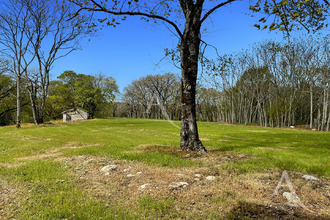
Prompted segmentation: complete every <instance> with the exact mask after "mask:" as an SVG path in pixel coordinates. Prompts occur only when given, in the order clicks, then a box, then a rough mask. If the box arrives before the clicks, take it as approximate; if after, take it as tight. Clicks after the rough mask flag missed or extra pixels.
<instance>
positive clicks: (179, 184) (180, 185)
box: [168, 182, 189, 189]
mask: <svg viewBox="0 0 330 220" xmlns="http://www.w3.org/2000/svg"><path fill="white" fill-rule="evenodd" d="M188 185H189V184H188V183H187V182H176V183H173V184H170V185H169V186H168V187H170V188H174V189H176V188H186V187H187V186H188Z"/></svg>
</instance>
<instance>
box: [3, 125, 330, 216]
mask: <svg viewBox="0 0 330 220" xmlns="http://www.w3.org/2000/svg"><path fill="white" fill-rule="evenodd" d="M175 123H176V124H177V125H179V124H180V123H179V122H175ZM198 125H199V133H200V138H201V140H202V142H203V143H204V145H205V146H206V148H207V149H208V151H209V153H208V154H207V155H199V154H195V153H192V152H182V151H180V148H179V141H180V137H179V132H180V131H179V129H178V128H176V127H174V126H173V125H171V124H170V123H168V122H167V121H162V120H142V119H98V120H90V121H84V122H79V123H68V124H65V123H60V122H55V123H53V124H47V125H42V126H34V125H23V128H22V129H19V130H17V129H15V128H14V127H3V128H0V176H1V177H0V178H1V181H0V184H1V185H0V190H1V191H2V193H1V192H0V219H1V218H4V219H7V218H10V217H13V218H15V219H141V218H150V219H155V218H165V219H172V218H178V219H182V218H195V219H205V218H206V219H214V218H216V219H240V218H241V217H242V218H245V217H246V218H247V219H249V218H253V216H254V215H256V216H259V215H260V216H259V217H260V218H265V219H272V218H273V217H274V215H268V214H262V213H265V211H264V209H266V208H267V207H268V206H267V205H269V204H271V203H272V202H274V201H273V200H271V199H270V198H268V197H267V196H266V195H267V193H268V194H271V193H272V191H273V190H274V188H275V187H276V185H277V183H278V181H279V178H280V175H281V172H282V171H283V170H287V171H288V172H289V175H290V174H291V178H292V181H293V182H294V183H295V184H294V185H295V186H296V191H299V192H300V193H301V194H303V193H304V194H309V195H310V196H312V195H314V196H315V195H316V194H317V196H319V197H320V198H321V200H320V201H315V204H314V206H313V205H312V207H311V208H317V207H318V209H319V210H318V211H319V214H318V215H310V214H308V213H306V211H304V210H301V208H299V207H298V208H292V207H291V208H290V207H289V208H286V210H285V212H284V211H283V213H284V214H283V213H282V214H281V213H278V212H277V211H276V210H272V209H271V212H270V213H273V214H274V213H275V214H276V215H275V217H276V216H277V217H278V216H280V217H282V218H284V219H285V217H288V219H290V217H291V214H292V213H294V212H299V214H298V217H299V218H300V217H306V216H307V217H308V218H309V217H317V218H321V219H322V218H325V219H326V218H327V217H329V216H328V215H327V214H326V213H329V209H328V205H327V204H329V201H326V200H328V199H329V197H327V196H329V195H328V194H329V190H328V189H330V188H329V186H330V185H329V177H330V151H329V150H330V133H329V132H313V131H304V130H294V129H276V128H261V127H249V126H237V125H223V124H216V123H206V122H205V123H204V122H200V123H199V124H198ZM112 163H115V164H117V165H118V169H117V170H115V171H113V172H112V173H110V174H108V175H107V176H105V175H103V174H101V173H100V172H99V170H100V169H101V168H102V167H103V166H104V165H107V164H112ZM128 167H130V168H129V169H132V170H133V171H134V172H136V173H137V172H138V171H141V170H142V171H143V172H142V174H141V175H142V176H139V177H138V175H135V174H134V175H135V176H134V177H132V178H128V177H126V176H127V174H128V173H125V172H126V171H124V170H125V168H128ZM133 171H131V172H133ZM144 173H145V175H144ZM196 173H200V174H201V175H202V177H201V179H200V180H198V181H197V180H194V177H193V176H194V175H195V174H196ZM178 174H180V175H179V176H178V177H176V175H178ZM181 174H182V175H181ZM303 174H309V175H314V176H316V177H318V178H320V179H321V181H320V182H319V183H318V184H321V185H322V187H323V188H322V187H321V186H320V187H316V188H315V184H314V183H311V182H307V183H304V182H303V180H301V178H300V176H301V175H303ZM132 175H133V174H132ZM143 175H144V176H143ZM208 175H212V176H216V177H217V179H216V181H213V182H208V181H206V180H204V179H203V178H204V177H206V176H208ZM184 176H190V177H189V178H188V177H187V178H186V179H184V180H185V182H187V183H189V185H188V187H187V188H182V189H181V188H180V189H175V190H172V189H169V187H168V185H169V184H170V183H171V182H173V181H180V180H182V181H183V179H182V178H184ZM175 178H177V179H175ZM180 178H181V179H180ZM267 178H268V179H267ZM146 181H149V182H151V183H150V187H148V188H147V189H146V190H141V188H139V186H140V185H142V184H143V183H145V182H146ZM260 184H261V185H260ZM262 184H263V185H262ZM265 184H266V185H267V184H268V185H267V187H266V186H265ZM313 184H314V185H313ZM242 186H244V187H245V188H244V187H242ZM246 187H247V188H246ZM249 187H250V188H249ZM261 188H262V189H263V192H262V193H260V195H254V194H253V193H256V191H258V189H259V190H260V189H261ZM197 191H198V193H197V194H196V192H197ZM252 192H253V193H252ZM257 194H258V193H257ZM189 196H191V197H189ZM306 196H307V195H306ZM322 196H324V200H322V198H323V197H322ZM199 197H200V198H199ZM196 198H199V199H196ZM263 198H265V199H264V201H261V200H262V199H263ZM304 198H305V202H307V200H308V198H307V197H304ZM195 199H196V201H194V202H191V201H192V200H195ZM277 202H278V201H277ZM308 202H310V204H313V203H312V202H311V201H310V200H308ZM187 203H189V204H187ZM190 203H191V204H190ZM193 203H194V204H193ZM200 207H202V209H200ZM269 207H272V206H269ZM242 213H246V214H245V215H244V216H240V215H241V214H242ZM305 215H306V216H305ZM293 216H294V215H293Z"/></svg>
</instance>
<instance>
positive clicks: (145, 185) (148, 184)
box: [140, 183, 150, 189]
mask: <svg viewBox="0 0 330 220" xmlns="http://www.w3.org/2000/svg"><path fill="white" fill-rule="evenodd" d="M148 186H150V183H146V184H143V185H142V186H140V189H145V188H147V187H148Z"/></svg>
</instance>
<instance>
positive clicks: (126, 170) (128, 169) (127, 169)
mask: <svg viewBox="0 0 330 220" xmlns="http://www.w3.org/2000/svg"><path fill="white" fill-rule="evenodd" d="M131 168H132V167H131V166H129V167H128V168H126V169H124V170H123V171H124V173H126V172H128V171H130V170H131Z"/></svg>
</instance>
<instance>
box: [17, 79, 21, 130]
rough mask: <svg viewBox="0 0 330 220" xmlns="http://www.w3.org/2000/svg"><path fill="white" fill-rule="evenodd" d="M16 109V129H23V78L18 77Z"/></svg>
mask: <svg viewBox="0 0 330 220" xmlns="http://www.w3.org/2000/svg"><path fill="white" fill-rule="evenodd" d="M16 90H17V95H16V108H17V118H16V128H21V77H20V76H17V81H16Z"/></svg>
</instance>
